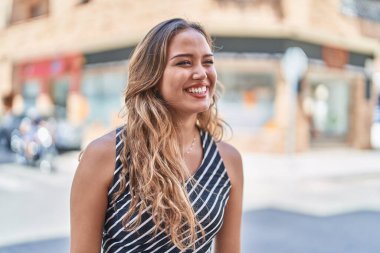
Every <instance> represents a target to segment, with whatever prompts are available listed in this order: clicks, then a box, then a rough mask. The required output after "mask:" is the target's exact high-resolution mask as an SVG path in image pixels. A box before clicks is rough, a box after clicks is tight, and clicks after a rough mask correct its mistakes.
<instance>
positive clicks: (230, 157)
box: [216, 141, 243, 185]
mask: <svg viewBox="0 0 380 253" xmlns="http://www.w3.org/2000/svg"><path fill="white" fill-rule="evenodd" d="M216 146H217V147H218V151H219V153H220V156H221V157H222V160H223V163H224V166H225V167H226V170H227V174H228V176H229V177H230V180H231V183H232V185H234V184H242V183H243V162H242V157H241V154H240V152H239V151H238V150H237V149H236V148H235V147H234V146H232V145H231V144H229V143H226V142H224V141H219V142H217V143H216Z"/></svg>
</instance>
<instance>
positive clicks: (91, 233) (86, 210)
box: [70, 132, 115, 253]
mask: <svg viewBox="0 0 380 253" xmlns="http://www.w3.org/2000/svg"><path fill="white" fill-rule="evenodd" d="M114 166H115V132H111V133H109V134H107V135H104V136H103V137H100V138H99V139H97V140H95V141H93V142H92V143H90V144H89V145H88V147H87V148H86V149H85V151H84V153H83V155H82V156H81V159H80V162H79V165H78V168H77V171H76V173H75V176H74V180H73V184H72V188H71V197H70V223H71V236H70V237H71V238H70V252H71V253H96V252H100V250H101V241H102V231H103V225H104V217H105V212H106V209H107V193H108V187H109V185H110V183H111V181H112V177H113V172H114V169H115V168H114Z"/></svg>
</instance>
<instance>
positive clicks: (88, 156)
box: [76, 130, 116, 185]
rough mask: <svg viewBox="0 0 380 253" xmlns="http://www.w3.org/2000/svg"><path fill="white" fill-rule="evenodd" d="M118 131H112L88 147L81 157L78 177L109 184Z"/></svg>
mask: <svg viewBox="0 0 380 253" xmlns="http://www.w3.org/2000/svg"><path fill="white" fill-rule="evenodd" d="M115 145H116V131H115V130H114V131H111V132H109V133H107V134H105V135H103V136H101V137H99V138H97V139H95V140H94V141H92V142H91V143H90V144H88V145H87V147H86V148H85V149H84V151H83V152H82V154H81V156H80V161H79V165H78V168H77V172H76V177H84V178H83V179H89V180H96V181H97V182H98V183H103V184H107V185H108V184H109V183H111V181H112V176H113V172H114V169H115V166H114V165H115V157H116V146H115Z"/></svg>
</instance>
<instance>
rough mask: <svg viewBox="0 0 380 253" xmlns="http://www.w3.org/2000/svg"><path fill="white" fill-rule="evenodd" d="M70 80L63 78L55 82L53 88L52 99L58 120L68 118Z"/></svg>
mask: <svg viewBox="0 0 380 253" xmlns="http://www.w3.org/2000/svg"><path fill="white" fill-rule="evenodd" d="M69 86H70V83H69V80H68V79H67V78H61V79H57V80H55V81H54V83H53V86H52V89H53V90H52V98H53V103H54V114H55V118H56V119H66V117H67V97H68V95H69Z"/></svg>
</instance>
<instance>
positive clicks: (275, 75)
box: [0, 0, 380, 152]
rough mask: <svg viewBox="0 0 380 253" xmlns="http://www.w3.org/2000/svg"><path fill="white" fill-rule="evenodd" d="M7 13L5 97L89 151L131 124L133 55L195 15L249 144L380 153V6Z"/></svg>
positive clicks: (213, 0)
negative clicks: (80, 131) (73, 135)
mask: <svg viewBox="0 0 380 253" xmlns="http://www.w3.org/2000/svg"><path fill="white" fill-rule="evenodd" d="M0 11H1V12H0V19H1V20H0V82H1V86H0V95H4V94H7V93H10V92H13V93H14V94H16V98H17V99H15V101H18V102H17V103H16V105H15V111H16V112H18V113H20V112H25V111H27V110H28V109H30V108H36V109H37V110H38V111H39V113H40V114H42V115H46V116H53V117H55V118H56V119H58V120H61V121H67V122H69V123H70V124H71V125H76V126H81V127H83V128H85V129H86V131H84V132H85V133H86V136H84V143H86V142H88V141H89V140H91V139H93V138H94V136H96V135H97V134H99V132H102V131H105V130H106V129H110V128H112V127H115V126H116V125H118V124H121V123H122V120H121V118H120V114H121V109H122V104H123V101H122V99H123V98H122V93H123V90H124V88H125V86H126V85H127V83H126V82H127V65H128V58H129V56H130V54H131V52H132V51H133V48H134V46H135V45H136V44H137V43H138V41H139V40H140V39H141V38H142V36H144V34H145V33H146V32H147V31H148V30H149V29H150V28H151V27H152V26H154V25H155V24H157V23H158V22H160V21H162V20H164V19H168V18H172V17H184V18H187V19H190V20H196V21H198V22H200V23H202V24H203V25H204V26H205V27H206V29H207V30H208V31H209V32H210V33H211V35H212V36H213V38H214V42H215V46H216V47H215V56H216V67H217V70H218V77H219V80H220V81H221V83H223V85H224V95H223V97H222V99H221V101H220V105H219V106H220V112H221V114H222V116H223V117H224V118H225V120H226V121H227V122H228V123H229V124H230V125H231V127H232V129H233V137H232V139H231V140H230V141H231V142H233V143H235V144H236V145H237V146H238V147H240V148H241V149H243V150H248V151H264V152H294V151H305V150H308V149H310V148H313V147H324V146H331V145H344V146H349V147H354V148H360V149H364V148H370V147H371V142H370V139H371V136H370V128H371V125H372V117H373V113H374V108H375V105H376V103H377V101H378V93H377V92H376V89H375V86H376V85H375V84H374V79H373V78H372V76H373V75H374V74H376V72H379V71H380V63H379V62H380V61H379V56H380V42H379V41H380V20H379V18H378V17H380V3H378V1H373V0H361V1H358V0H323V1H320V0H239V1H238V0H207V1H204V0H192V1H189V0H186V1H169V0H163V1H160V3H159V4H158V3H157V2H156V1H153V0H143V1H132V0H113V1H107V0H90V1H83V0H82V1H80V0H65V1H61V0H3V1H1V2H0ZM294 49H296V50H294ZM292 52H293V53H292ZM294 52H298V53H294ZM301 63H302V64H301ZM297 64H298V65H297ZM300 64H301V65H300ZM296 72H297V73H296ZM295 73H296V74H295ZM295 75H296V76H295Z"/></svg>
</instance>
